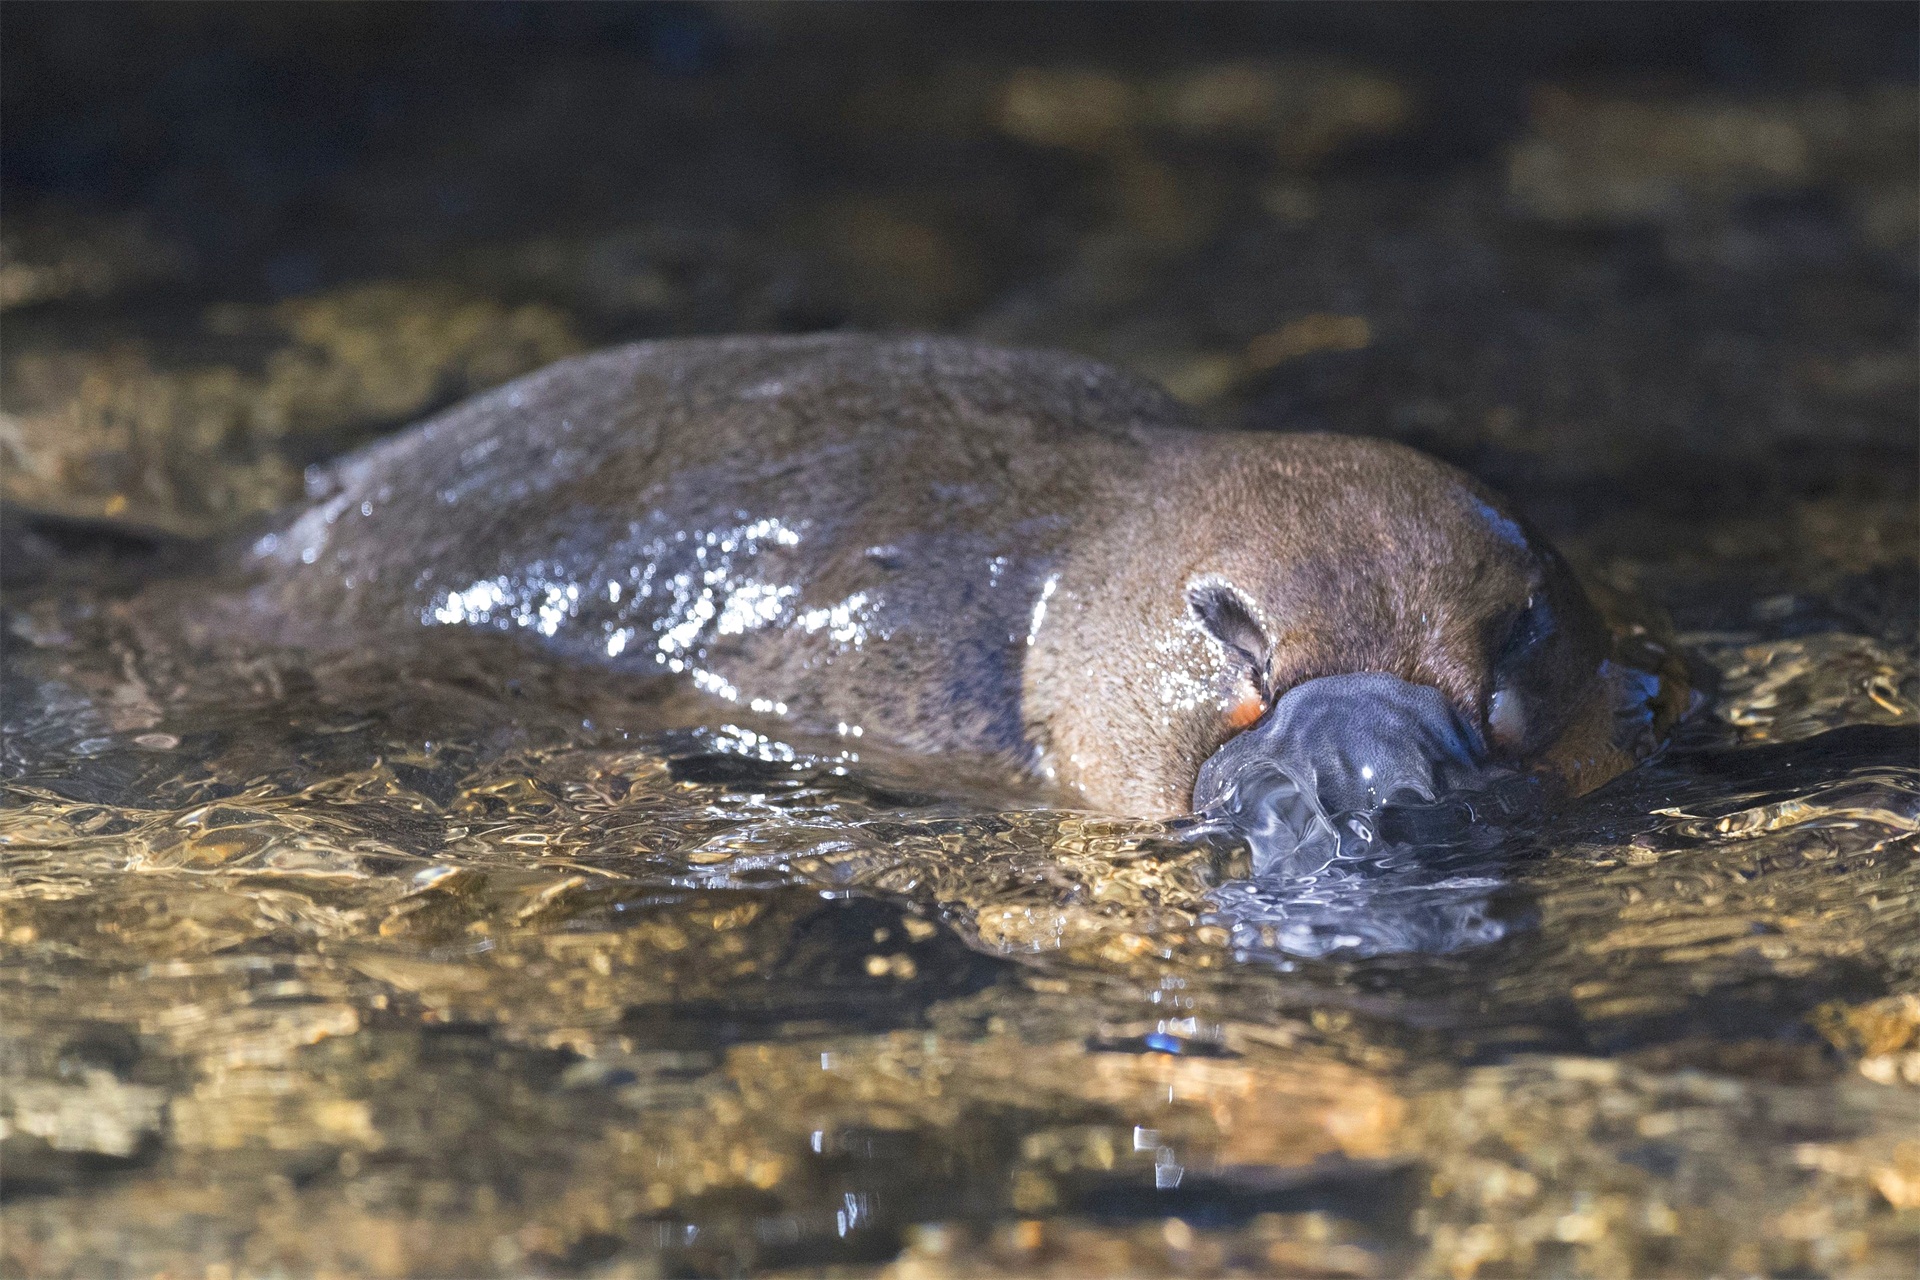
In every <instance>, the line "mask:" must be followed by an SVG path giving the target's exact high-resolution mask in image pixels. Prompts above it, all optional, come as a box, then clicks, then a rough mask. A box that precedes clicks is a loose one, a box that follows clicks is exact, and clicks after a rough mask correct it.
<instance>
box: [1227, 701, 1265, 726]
mask: <svg viewBox="0 0 1920 1280" xmlns="http://www.w3.org/2000/svg"><path fill="white" fill-rule="evenodd" d="M1265 714H1267V704H1266V703H1265V702H1264V701H1263V700H1261V699H1260V698H1257V697H1254V698H1242V699H1241V700H1240V701H1239V702H1236V703H1235V704H1234V705H1233V710H1231V711H1229V712H1227V727H1228V728H1230V729H1232V730H1233V731H1234V732H1235V733H1238V732H1239V731H1240V730H1242V729H1244V728H1246V727H1247V726H1248V725H1251V724H1252V723H1253V722H1254V721H1255V720H1258V719H1259V718H1260V717H1261V716H1263V715H1265Z"/></svg>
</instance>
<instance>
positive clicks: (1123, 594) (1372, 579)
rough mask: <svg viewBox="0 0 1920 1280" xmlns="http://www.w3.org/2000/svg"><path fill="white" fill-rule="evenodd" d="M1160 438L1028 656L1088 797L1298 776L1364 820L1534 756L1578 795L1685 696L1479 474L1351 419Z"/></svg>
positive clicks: (1047, 724) (1052, 741)
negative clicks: (1627, 660)
mask: <svg viewBox="0 0 1920 1280" xmlns="http://www.w3.org/2000/svg"><path fill="white" fill-rule="evenodd" d="M1163 448H1164V450H1165V456H1164V457H1162V458H1161V459H1160V460H1159V471H1158V474H1157V475H1156V477H1155V480H1154V485H1153V489H1152V496H1151V497H1149V498H1148V499H1147V501H1146V503H1145V504H1144V507H1142V506H1140V505H1136V506H1135V507H1134V508H1133V509H1132V510H1131V511H1127V512H1123V513H1120V514H1118V515H1116V517H1115V518H1114V519H1113V520H1112V521H1111V522H1110V523H1109V524H1107V525H1106V526H1105V527H1104V529H1103V530H1102V532H1101V533H1100V534H1099V535H1098V536H1095V537H1091V538H1089V539H1088V540H1087V543H1086V545H1085V546H1084V547H1081V548H1077V549H1076V552H1075V555H1074V557H1073V558H1072V559H1071V560H1070V562H1069V564H1068V565H1067V567H1066V568H1065V569H1064V570H1063V573H1062V577H1061V581H1060V584H1059V587H1058V589H1057V590H1056V595H1055V598H1054V600H1053V601H1052V602H1051V605H1050V609H1049V613H1048V622H1049V627H1050V628H1051V629H1052V634H1051V635H1047V634H1044V633H1043V634H1042V635H1041V636H1038V637H1036V644H1037V645H1042V646H1043V651H1042V652H1038V653H1036V654H1034V655H1033V657H1032V658H1031V659H1030V666H1031V668H1032V669H1031V670H1030V671H1029V673H1028V677H1027V680H1026V692H1027V695H1028V699H1029V715H1030V717H1033V718H1036V719H1039V720H1040V722H1041V723H1040V724H1039V725H1037V726H1036V728H1037V730H1038V732H1037V734H1036V736H1037V737H1038V738H1039V739H1040V740H1041V741H1043V742H1045V743H1046V744H1047V746H1048V748H1049V755H1048V760H1049V763H1050V764H1051V765H1052V767H1053V768H1054V769H1055V771H1056V776H1057V777H1058V778H1059V779H1060V780H1061V781H1063V782H1065V783H1067V784H1068V785H1069V786H1072V787H1076V788H1078V789H1079V790H1080V791H1081V793H1082V794H1083V795H1084V796H1085V797H1086V798H1087V800H1088V801H1089V802H1091V803H1093V804H1095V805H1098V806H1100V807H1102V808H1113V809H1118V810H1120V811H1123V812H1133V813H1143V814H1156V815H1165V814H1173V813H1179V812H1185V811H1190V810H1204V809H1209V808H1217V807H1219V806H1221V805H1223V804H1225V805H1231V804H1240V805H1243V806H1244V805H1248V804H1255V803H1266V802H1268V801H1269V800H1270V799H1271V797H1272V795H1273V794H1274V789H1275V788H1276V787H1279V788H1282V789H1284V788H1287V787H1291V788H1292V789H1293V790H1294V791H1295V792H1296V793H1297V794H1298V795H1299V796H1300V797H1301V798H1302V799H1303V801H1304V802H1305V803H1306V804H1307V805H1308V806H1309V807H1310V808H1312V809H1314V810H1315V811H1317V812H1320V813H1323V814H1344V813H1354V812H1367V811H1371V810H1375V809H1378V808H1379V807H1380V806H1381V805H1383V804H1388V803H1392V802H1395V801H1402V800H1420V801H1431V800H1435V799H1439V798H1441V797H1443V796H1444V795H1446V794H1448V793H1449V792H1451V791H1454V790H1458V789H1461V788H1473V787H1477V786H1481V785H1484V784H1485V783H1486V782H1487V781H1489V780H1490V779H1493V778H1496V777H1500V776H1506V775H1512V774H1517V773H1526V772H1544V773H1548V774H1551V775H1554V776H1557V777H1558V778H1560V779H1562V780H1563V781H1564V782H1565V783H1566V785H1567V786H1568V787H1570V788H1571V789H1572V790H1575V791H1579V790H1585V789H1588V788H1590V787H1592V786H1595V785H1598V783H1599V782H1601V781H1604V780H1605V779H1606V778H1607V777H1610V776H1612V775H1613V774H1615V773H1618V772H1620V771H1621V770H1622V769H1624V768H1626V767H1627V766H1628V765H1630V764H1631V763H1633V761H1634V759H1635V758H1636V757H1637V755H1639V754H1643V753H1644V751H1645V750H1646V749H1648V747H1649V746H1650V745H1651V741H1652V733H1653V732H1654V731H1655V729H1657V728H1663V727H1664V726H1663V725H1656V724H1655V721H1656V720H1658V719H1659V718H1660V715H1661V714H1662V712H1661V709H1662V708H1663V707H1670V706H1671V704H1672V703H1673V701H1674V699H1675V697H1676V694H1675V691H1674V690H1673V689H1672V688H1670V687H1669V688H1666V689H1665V690H1664V692H1663V690H1662V687H1661V684H1660V681H1659V680H1658V678H1657V677H1656V676H1655V675H1653V674H1651V673H1643V672H1637V671H1633V670H1630V669H1629V668H1628V666H1626V665H1625V664H1623V663H1622V662H1620V661H1619V654H1618V652H1617V645H1616V636H1615V635H1614V634H1613V633H1612V632H1611V631H1610V629H1609V626H1608V624H1607V623H1606V622H1605V621H1604V620H1603V619H1602V617H1601V615H1600V612H1599V611H1598V610H1597V609H1596V608H1595V606H1594V604H1593V603H1592V601H1591V600H1590V599H1589V598H1588V595H1587V593H1586V592H1585V591H1583V590H1582V588H1581V586H1580V584H1579V583H1578V582H1577V581H1576V580H1575V578H1574V576H1573V574H1572V573H1571V571H1570V570H1569V569H1568V568H1567V566H1566V564H1565V563H1564V562H1563V561H1562V560H1561V558H1560V557H1559V555H1558V554H1557V553H1556V552H1555V551H1554V550H1553V549H1552V548H1551V547H1550V546H1548V545H1547V544H1546V543H1545V542H1544V541H1543V540H1542V539H1540V538H1539V537H1538V536H1536V535H1535V534H1534V533H1533V532H1532V531H1530V530H1529V529H1528V528H1527V527H1526V526H1525V525H1524V524H1523V523H1522V522H1521V521H1520V520H1518V519H1517V518H1516V517H1515V516H1514V514H1513V513H1512V512H1511V511H1510V510H1509V509H1508V508H1507V507H1506V506H1505V505H1504V503H1502V502H1501V500H1500V499H1499V498H1497V497H1496V496H1495V495H1493V494H1491V493H1490V492H1488V491H1487V490H1485V489H1484V488H1482V487H1481V486H1479V485H1478V484H1477V483H1476V482H1474V481H1473V480H1472V479H1470V478H1469V477H1467V476H1466V475H1464V474H1462V473H1460V472H1459V471H1456V470H1455V469H1453V468H1451V467H1448V466H1446V465H1445V464H1443V463H1440V462H1438V461H1436V460H1434V459H1432V458H1429V457H1426V456H1425V455H1423V454H1420V453H1417V452H1415V451H1413V450H1410V449H1406V448H1403V447H1401V446H1397V445H1392V444H1387V443H1384V442H1380V441H1372V440H1361V439H1353V438H1346V437H1334V436H1320V435H1291V436H1257V435H1246V434H1238V433H1236V434H1231V435H1228V434H1218V435H1211V436H1201V437H1198V438H1194V437H1188V438H1187V439H1186V440H1184V441H1179V442H1176V441H1173V440H1171V439H1170V440H1168V441H1167V442H1166V443H1165V444H1164V446H1163ZM1681 696H1683V695H1681ZM1036 711H1037V712H1039V713H1040V714H1039V715H1038V716H1037V717H1034V714H1033V713H1034V712H1036Z"/></svg>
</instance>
